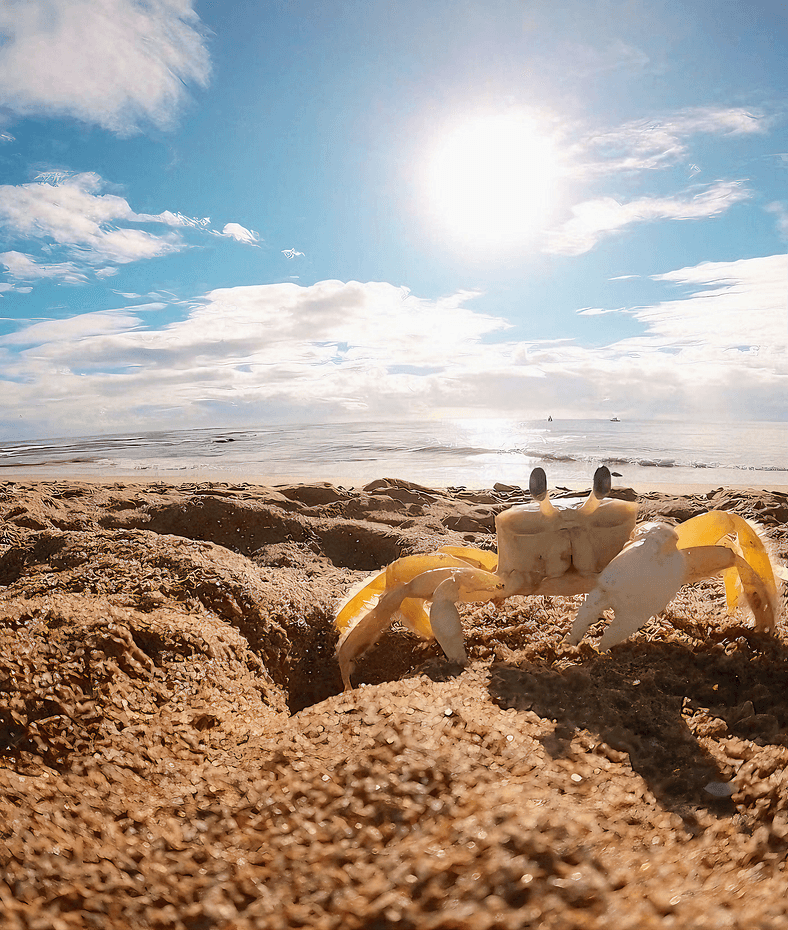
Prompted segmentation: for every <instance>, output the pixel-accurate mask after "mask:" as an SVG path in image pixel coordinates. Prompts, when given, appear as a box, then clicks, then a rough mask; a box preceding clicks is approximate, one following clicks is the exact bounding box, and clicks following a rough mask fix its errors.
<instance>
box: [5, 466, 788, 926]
mask: <svg viewBox="0 0 788 930" xmlns="http://www.w3.org/2000/svg"><path fill="white" fill-rule="evenodd" d="M615 493H616V494H617V495H618V496H622V497H624V496H629V498H630V499H631V498H633V497H635V495H634V493H633V492H631V491H629V490H627V489H623V490H619V491H616V492H615ZM525 496H527V495H525ZM525 496H524V495H523V492H522V490H521V489H519V488H512V487H503V486H497V487H496V488H495V489H492V490H490V491H472V490H468V489H464V488H455V489H451V490H436V489H429V488H424V487H421V486H419V485H415V484H413V483H410V482H405V481H400V480H392V479H381V480H380V481H377V482H373V483H372V484H370V485H368V486H367V487H366V488H365V489H364V490H360V491H351V490H346V489H342V488H337V487H333V486H331V485H327V484H318V485H290V486H280V487H277V488H275V489H272V488H264V487H256V486H251V485H233V486H231V485H226V484H210V485H198V486H187V485H183V486H178V487H173V486H169V485H164V484H149V485H142V484H125V483H118V484H112V485H103V486H102V485H95V484H87V483H79V482H60V483H55V482H32V481H20V482H6V483H5V484H3V485H0V519H1V520H2V523H0V690H2V694H3V700H2V701H0V815H1V816H2V823H3V826H2V827H1V828H0V863H1V864H2V872H0V917H2V925H3V927H4V928H5V927H8V928H9V930H11V928H31V930H32V928H34V927H35V928H44V927H46V928H50V927H52V928H69V927H73V928H83V927H86V926H101V927H107V926H111V927H113V928H129V930H132V928H134V930H138V928H147V927H156V928H158V927H161V928H178V930H180V928H184V930H186V928H189V930H196V928H208V927H216V928H227V930H230V928H237V930H246V928H250V930H251V928H263V927H265V928H277V927H281V928H291V927H299V926H303V927H314V928H323V927H326V928H328V927H331V928H333V927H337V928H339V927H341V928H355V927H357V928H371V927H376V928H388V927H391V928H394V927H400V928H414V930H415V928H447V930H448V928H461V927H471V926H472V927H474V928H485V927H504V928H508V927H512V928H520V927H528V926H540V927H546V928H574V927H588V928H596V927H599V928H602V927H605V928H607V927H610V926H618V927H621V928H633V930H634V928H638V930H641V928H647V927H693V928H706V927H708V928H715V930H717V928H723V927H745V926H747V927H759V928H766V927H774V928H782V927H784V926H786V921H788V903H786V900H787V899H786V897H785V892H786V890H787V886H788V880H787V879H786V873H785V869H784V866H785V858H786V852H788V800H787V799H788V791H787V790H786V789H788V775H786V774H785V766H786V762H788V737H786V733H788V671H786V669H788V662H787V661H786V660H787V659H788V645H787V644H786V640H785V630H784V629H779V630H778V631H777V632H776V634H774V635H771V634H770V635H763V634H755V633H754V632H753V630H752V629H751V627H750V626H749V622H748V621H747V620H746V618H730V617H728V616H727V614H726V613H725V610H724V598H723V595H722V590H721V587H720V586H719V584H718V583H717V582H706V583H703V584H700V585H696V586H693V587H692V588H688V589H686V590H685V591H683V592H682V593H681V594H680V596H679V597H678V598H677V599H676V601H674V602H673V604H672V605H671V606H670V607H669V608H668V610H667V611H666V612H665V614H664V616H662V617H660V618H658V619H657V620H656V621H653V622H652V623H651V624H650V625H649V626H648V627H647V628H646V629H644V630H643V631H641V632H640V633H639V634H638V635H637V636H635V637H634V638H633V639H632V640H631V641H630V642H627V643H625V644H623V645H622V646H620V647H617V648H616V649H614V650H613V651H612V652H611V653H610V654H608V655H600V654H598V653H596V652H595V651H594V649H593V648H592V647H591V646H590V645H588V644H585V645H583V646H581V648H580V649H574V648H568V647H565V646H563V645H562V642H561V640H562V638H563V636H564V634H565V633H566V631H567V628H568V625H569V623H570V622H571V617H572V615H573V612H574V610H575V609H576V607H577V599H575V598H551V599H548V598H512V599H511V600H510V601H509V602H507V603H506V604H504V605H503V606H502V607H501V608H495V607H494V606H493V605H483V606H469V607H467V608H465V609H464V622H465V624H466V629H467V633H468V637H467V638H468V647H469V653H470V655H471V658H472V661H471V664H470V666H469V667H468V668H467V669H465V670H463V671H462V672H459V671H458V670H457V669H456V668H453V667H450V666H449V665H447V663H446V662H445V661H443V659H442V654H441V653H440V650H439V649H438V648H437V647H436V646H435V644H430V643H423V642H421V641H418V640H416V639H415V638H414V637H413V636H411V635H410V634H409V633H407V632H406V631H404V630H401V629H393V630H391V631H390V632H389V633H387V634H386V635H385V636H384V637H383V639H382V640H381V641H380V643H379V644H378V645H377V646H376V647H375V648H374V649H373V650H371V651H370V653H369V654H368V655H367V656H365V657H364V659H363V660H362V661H361V662H360V663H359V667H358V670H357V672H356V675H355V680H357V681H358V682H359V683H360V684H361V685H362V686H361V687H359V688H357V690H356V691H354V692H352V693H349V694H342V693H340V692H341V680H340V676H339V672H338V669H337V667H336V663H335V660H334V655H333V653H334V648H335V645H336V634H335V632H334V630H333V627H332V623H331V616H332V609H333V607H334V605H335V603H336V602H337V600H339V598H340V597H341V595H342V594H343V593H344V591H345V590H346V589H347V587H348V586H349V585H350V584H352V583H353V582H354V581H356V580H358V579H359V578H361V577H362V576H363V573H364V572H366V571H369V570H373V569H376V568H378V567H379V566H380V565H382V564H385V563H387V562H389V561H391V560H392V559H394V558H397V557H398V556H400V555H405V554H409V553H413V552H423V551H429V550H430V549H433V548H436V547H437V546H439V545H446V544H455V545H457V544H459V545H468V544H471V545H478V546H481V547H483V548H492V547H493V546H494V537H493V536H491V530H492V527H493V521H494V517H495V514H496V513H498V512H499V511H500V510H501V509H503V508H505V507H507V506H510V505H511V504H512V503H517V502H520V501H522V500H523V499H525ZM640 506H641V513H642V516H643V518H644V519H653V518H659V519H666V520H669V521H673V522H677V521H681V520H684V519H687V518H688V517H690V516H693V515H694V514H696V513H700V512H702V511H704V510H706V509H711V508H722V509H728V510H734V511H736V512H737V513H740V514H741V515H743V516H746V517H749V518H751V519H756V520H758V521H759V522H760V523H761V524H762V525H763V526H765V527H767V528H768V530H769V532H770V533H771V535H772V537H773V541H774V545H775V546H776V547H777V549H778V551H779V552H780V553H781V555H782V557H783V558H785V556H786V547H787V546H788V530H787V529H786V518H787V517H788V495H786V494H784V493H781V492H777V491H772V492H768V491H758V492H754V491H752V492H745V491H736V492H732V491H726V490H724V489H719V490H717V491H714V492H710V493H708V494H703V495H692V496H683V497H675V496H670V495H666V494H660V493H657V492H654V493H648V494H644V495H642V496H641V497H640Z"/></svg>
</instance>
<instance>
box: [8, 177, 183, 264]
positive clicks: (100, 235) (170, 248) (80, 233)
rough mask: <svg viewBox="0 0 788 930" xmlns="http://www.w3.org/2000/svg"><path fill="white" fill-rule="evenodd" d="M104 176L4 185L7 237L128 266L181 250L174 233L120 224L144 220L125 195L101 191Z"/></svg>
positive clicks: (95, 261) (84, 259)
mask: <svg viewBox="0 0 788 930" xmlns="http://www.w3.org/2000/svg"><path fill="white" fill-rule="evenodd" d="M103 187H104V182H103V181H102V179H101V178H100V177H99V176H98V175H96V174H94V173H92V172H88V173H85V174H77V175H73V176H72V177H69V178H67V179H66V180H65V181H64V182H63V183H62V184H59V185H57V186H53V185H51V184H36V183H32V184H20V185H17V186H13V185H7V184H6V185H2V186H0V229H2V231H3V232H4V234H5V235H6V236H7V237H12V238H16V239H22V240H28V241H39V242H50V241H51V242H54V243H56V244H57V245H59V246H62V247H64V248H65V249H66V250H68V251H69V252H71V253H73V254H76V255H77V256H78V257H79V259H80V260H81V261H83V262H89V263H94V264H96V263H98V264H100V263H103V262H112V263H118V264H124V263H126V262H132V261H137V260H139V259H143V258H154V257H156V256H158V255H165V254H167V253H168V252H174V251H177V250H178V249H180V248H182V242H181V240H180V239H179V238H178V237H177V235H176V234H174V233H168V234H165V235H163V236H157V235H154V234H153V233H149V232H146V231H145V230H141V229H133V228H128V227H126V228H122V227H119V225H118V224H119V223H121V222H123V221H125V222H127V223H134V222H140V221H144V219H145V218H144V217H143V218H141V217H138V216H137V215H136V214H135V213H134V211H133V210H132V209H131V207H130V206H129V204H128V202H127V201H126V200H125V199H124V198H123V197H118V196H117V195H115V194H105V193H101V191H102V189H103Z"/></svg>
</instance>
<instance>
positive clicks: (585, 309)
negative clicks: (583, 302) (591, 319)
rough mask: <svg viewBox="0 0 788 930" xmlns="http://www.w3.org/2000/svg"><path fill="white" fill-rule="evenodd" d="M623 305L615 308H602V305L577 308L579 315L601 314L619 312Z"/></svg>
mask: <svg viewBox="0 0 788 930" xmlns="http://www.w3.org/2000/svg"><path fill="white" fill-rule="evenodd" d="M623 309H624V307H618V308H616V309H615V310H604V309H603V308H602V307H583V308H582V310H577V311H576V312H577V314H578V315H579V316H603V315H604V314H605V313H621V311H622V310H623Z"/></svg>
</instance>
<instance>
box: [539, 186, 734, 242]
mask: <svg viewBox="0 0 788 930" xmlns="http://www.w3.org/2000/svg"><path fill="white" fill-rule="evenodd" d="M750 196H751V195H750V192H749V191H748V190H747V188H746V187H744V184H743V183H742V182H741V181H718V182H717V183H716V184H713V185H711V186H710V187H707V188H706V189H705V190H701V191H699V192H698V193H696V194H686V193H685V194H684V195H678V196H675V197H641V198H639V199H637V200H632V201H630V202H629V203H619V202H618V201H617V200H614V199H613V198H612V197H599V198H597V199H596V200H586V201H584V202H583V203H579V204H577V205H575V206H574V207H572V213H573V216H572V219H570V220H568V221H567V222H566V223H564V225H563V226H560V227H559V228H557V229H555V230H552V231H551V232H550V233H548V235H547V241H546V245H545V251H546V252H549V253H553V254H558V255H582V254H583V253H585V252H589V251H590V250H591V249H593V248H594V246H595V245H596V244H597V243H598V242H599V241H600V240H601V239H604V238H606V237H607V236H611V235H613V234H615V233H617V232H619V231H620V230H621V229H624V228H625V227H627V226H631V225H633V224H635V223H644V222H649V221H652V220H666V219H667V220H689V219H701V218H709V217H713V216H717V215H719V214H720V213H724V212H725V211H726V210H727V209H728V208H729V207H731V206H733V204H735V203H739V202H741V201H742V200H747V199H749V197H750Z"/></svg>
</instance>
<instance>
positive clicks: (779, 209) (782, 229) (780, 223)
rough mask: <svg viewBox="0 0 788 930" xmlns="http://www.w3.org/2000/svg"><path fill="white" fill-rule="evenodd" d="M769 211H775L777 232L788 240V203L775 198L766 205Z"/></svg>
mask: <svg viewBox="0 0 788 930" xmlns="http://www.w3.org/2000/svg"><path fill="white" fill-rule="evenodd" d="M766 209H767V210H768V211H769V213H773V214H774V217H775V222H776V224H777V234H778V235H779V236H780V238H781V239H785V240H786V242H788V204H786V203H782V202H781V201H779V200H775V201H774V203H770V204H767V205H766Z"/></svg>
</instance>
